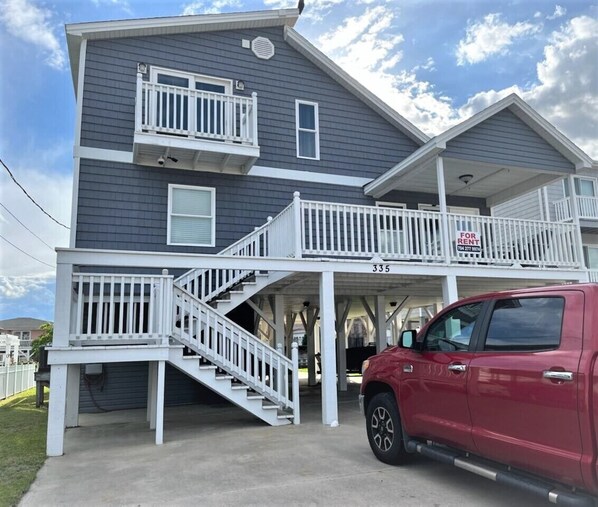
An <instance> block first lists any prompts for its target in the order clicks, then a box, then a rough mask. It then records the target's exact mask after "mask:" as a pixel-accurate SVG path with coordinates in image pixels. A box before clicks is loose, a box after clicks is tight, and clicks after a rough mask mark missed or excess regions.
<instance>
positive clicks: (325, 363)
mask: <svg viewBox="0 0 598 507" xmlns="http://www.w3.org/2000/svg"><path fill="white" fill-rule="evenodd" d="M320 312H321V315H320V329H321V332H322V343H321V353H322V356H321V365H322V423H323V424H325V425H326V426H332V427H336V426H338V404H337V395H336V360H335V353H334V352H335V351H334V341H335V340H334V338H335V334H336V333H335V329H334V327H335V326H334V273H333V272H332V271H324V272H323V273H320Z"/></svg>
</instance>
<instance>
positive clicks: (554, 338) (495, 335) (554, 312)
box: [484, 297, 565, 352]
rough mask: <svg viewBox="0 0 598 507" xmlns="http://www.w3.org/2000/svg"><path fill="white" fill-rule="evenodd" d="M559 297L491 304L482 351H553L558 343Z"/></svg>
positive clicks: (561, 300)
mask: <svg viewBox="0 0 598 507" xmlns="http://www.w3.org/2000/svg"><path fill="white" fill-rule="evenodd" d="M564 307H565V300H564V299H563V298H561V297H536V298H517V299H501V300H499V301H497V302H496V304H495V305H494V310H493V312H492V318H491V319H490V325H489V327H488V335H487V337H486V345H485V347H484V350H490V351H496V350H498V351H512V352H519V351H533V350H550V349H556V348H558V346H559V343H560V342H561V324H562V322H563V309H564Z"/></svg>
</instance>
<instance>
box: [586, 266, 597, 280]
mask: <svg viewBox="0 0 598 507" xmlns="http://www.w3.org/2000/svg"><path fill="white" fill-rule="evenodd" d="M588 275H589V279H590V282H594V283H598V269H588Z"/></svg>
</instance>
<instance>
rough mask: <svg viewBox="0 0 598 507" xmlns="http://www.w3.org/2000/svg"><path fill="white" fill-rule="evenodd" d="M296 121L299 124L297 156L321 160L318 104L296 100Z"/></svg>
mask: <svg viewBox="0 0 598 507" xmlns="http://www.w3.org/2000/svg"><path fill="white" fill-rule="evenodd" d="M295 122H296V125H297V157H298V158H311V159H314V160H320V132H319V126H318V124H319V120H318V104H316V103H315V102H304V101H301V100H297V101H295Z"/></svg>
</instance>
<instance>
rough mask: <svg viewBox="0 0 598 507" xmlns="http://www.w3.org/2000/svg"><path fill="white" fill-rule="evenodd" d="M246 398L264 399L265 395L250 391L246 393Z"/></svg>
mask: <svg viewBox="0 0 598 507" xmlns="http://www.w3.org/2000/svg"><path fill="white" fill-rule="evenodd" d="M247 399H248V400H265V399H266V397H265V396H264V395H263V394H260V393H256V392H252V393H247Z"/></svg>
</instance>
